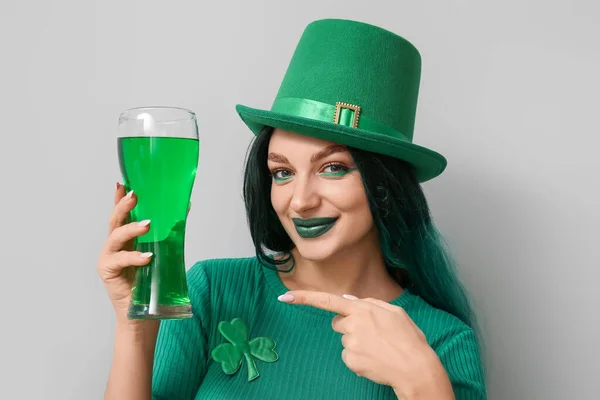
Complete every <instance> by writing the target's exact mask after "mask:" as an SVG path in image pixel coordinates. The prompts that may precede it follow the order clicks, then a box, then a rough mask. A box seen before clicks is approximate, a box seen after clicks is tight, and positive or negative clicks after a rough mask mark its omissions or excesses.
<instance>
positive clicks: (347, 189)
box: [326, 180, 371, 215]
mask: <svg viewBox="0 0 600 400" xmlns="http://www.w3.org/2000/svg"><path fill="white" fill-rule="evenodd" d="M326 197H327V198H328V199H329V201H330V203H331V204H332V205H333V206H334V207H335V208H337V209H338V210H339V211H340V212H343V213H344V212H345V213H352V214H354V215H357V214H365V213H367V214H369V215H370V213H371V212H370V210H369V203H368V201H367V196H366V194H365V190H364V187H363V185H362V182H361V181H360V180H358V182H348V184H346V185H335V186H332V187H331V188H330V190H328V193H327V195H326Z"/></svg>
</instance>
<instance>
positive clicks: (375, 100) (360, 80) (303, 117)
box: [236, 19, 447, 182]
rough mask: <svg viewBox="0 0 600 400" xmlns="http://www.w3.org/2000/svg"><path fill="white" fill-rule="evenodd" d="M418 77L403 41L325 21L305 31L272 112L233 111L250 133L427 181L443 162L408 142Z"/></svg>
mask: <svg viewBox="0 0 600 400" xmlns="http://www.w3.org/2000/svg"><path fill="white" fill-rule="evenodd" d="M420 79H421V56H420V54H419V51H418V50H417V49H416V48H415V46H413V45H412V44H411V43H410V42H409V41H407V40H406V39H404V38H402V37H400V36H398V35H396V34H394V33H392V32H390V31H388V30H385V29H383V28H380V27H377V26H374V25H371V24H367V23H363V22H357V21H349V20H342V19H323V20H318V21H314V22H312V23H310V24H309V25H308V26H307V27H306V29H305V30H304V32H303V34H302V36H301V38H300V41H299V43H298V45H297V47H296V50H295V52H294V54H293V56H292V59H291V61H290V64H289V66H288V69H287V72H286V74H285V76H284V78H283V81H282V83H281V86H280V88H279V92H278V93H277V96H276V98H275V100H274V102H273V104H272V106H271V109H270V110H268V111H267V110H259V109H255V108H250V107H247V106H244V105H240V104H238V105H237V106H236V110H237V112H238V114H239V115H240V117H241V118H242V120H243V121H244V123H245V124H246V125H247V126H248V127H249V128H250V130H251V131H252V132H253V133H254V134H258V133H259V132H260V131H261V129H262V128H263V127H264V126H270V127H275V128H280V129H283V130H286V131H291V132H296V133H299V134H305V135H309V136H314V137H317V138H321V139H324V140H328V141H331V142H336V143H341V144H345V145H347V146H352V147H356V148H359V149H363V150H368V151H372V152H375V153H380V154H386V155H389V156H392V157H397V158H399V159H402V160H405V161H407V162H409V163H410V164H412V165H413V166H414V168H415V172H416V176H417V179H418V181H419V182H425V181H427V180H430V179H432V178H435V177H436V176H438V175H440V174H441V173H442V172H443V171H444V169H445V168H446V164H447V162H446V159H445V158H444V156H442V155H441V154H439V153H437V152H435V151H433V150H430V149H428V148H425V147H422V146H419V145H417V144H414V143H413V128H414V124H415V114H416V109H417V98H418V93H419V84H420Z"/></svg>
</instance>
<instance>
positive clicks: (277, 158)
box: [268, 144, 348, 164]
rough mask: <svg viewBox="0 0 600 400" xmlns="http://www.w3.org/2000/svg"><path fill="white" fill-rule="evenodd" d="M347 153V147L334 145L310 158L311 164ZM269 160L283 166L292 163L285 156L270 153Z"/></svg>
mask: <svg viewBox="0 0 600 400" xmlns="http://www.w3.org/2000/svg"><path fill="white" fill-rule="evenodd" d="M345 151H348V149H347V148H346V146H343V145H341V144H332V145H330V146H327V147H325V148H324V149H323V150H321V151H319V152H317V153H315V154H313V155H312V157H311V158H310V162H313V163H314V162H316V161H319V160H321V159H323V158H325V157H328V156H330V155H332V154H335V153H341V152H345ZM268 159H269V160H270V161H273V162H279V163H282V164H289V163H290V162H289V161H288V159H287V158H286V157H285V156H283V155H281V154H279V153H269V157H268Z"/></svg>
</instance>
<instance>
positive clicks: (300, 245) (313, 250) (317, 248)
mask: <svg viewBox="0 0 600 400" xmlns="http://www.w3.org/2000/svg"><path fill="white" fill-rule="evenodd" d="M319 242H321V243H319ZM327 242H328V241H326V240H319V239H316V240H315V239H308V240H307V239H302V238H300V239H298V241H297V242H296V243H295V245H296V250H297V251H298V253H300V256H301V257H302V258H304V259H306V260H310V261H324V260H326V259H328V258H331V257H332V256H334V255H335V254H337V253H338V252H339V251H340V248H339V246H336V245H334V244H333V243H327Z"/></svg>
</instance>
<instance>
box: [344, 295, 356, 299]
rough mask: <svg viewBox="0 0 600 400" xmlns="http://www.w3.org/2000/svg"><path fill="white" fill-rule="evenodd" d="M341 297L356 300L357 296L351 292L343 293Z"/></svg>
mask: <svg viewBox="0 0 600 400" xmlns="http://www.w3.org/2000/svg"><path fill="white" fill-rule="evenodd" d="M342 297H345V298H347V299H348V300H358V297H356V296H352V295H351V294H344V295H342Z"/></svg>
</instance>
